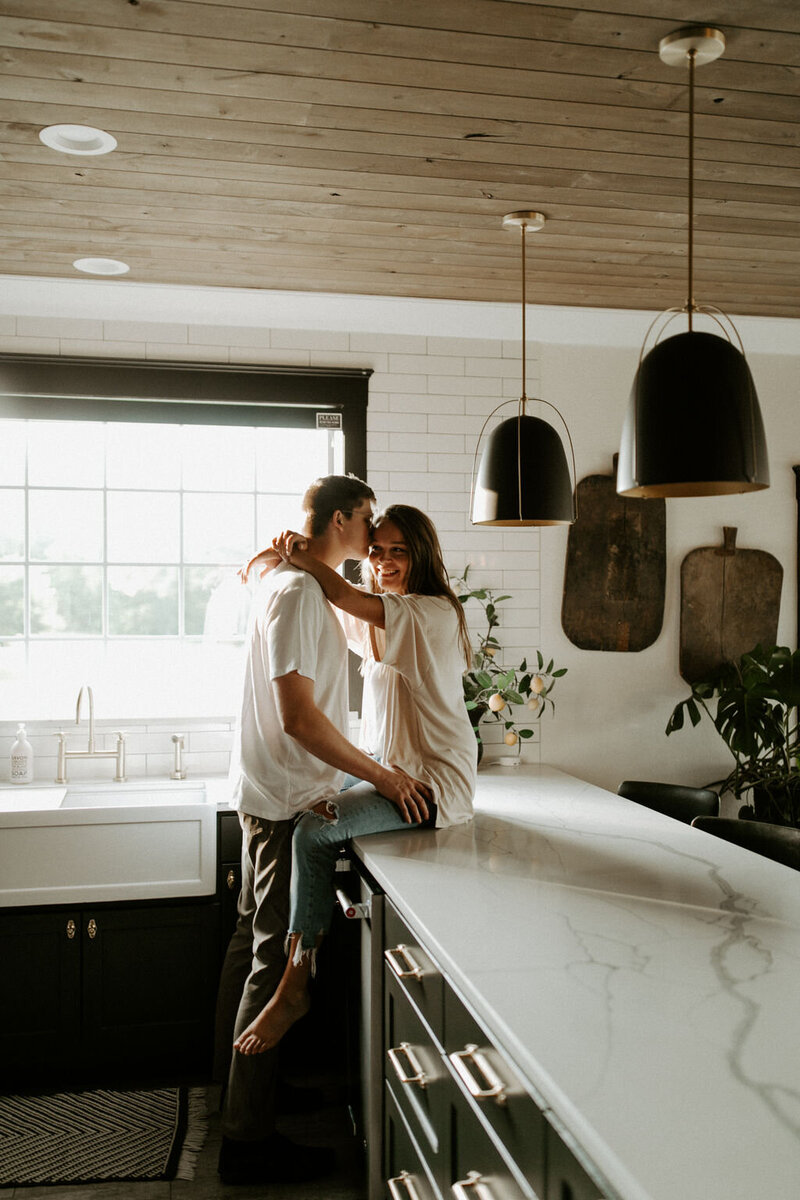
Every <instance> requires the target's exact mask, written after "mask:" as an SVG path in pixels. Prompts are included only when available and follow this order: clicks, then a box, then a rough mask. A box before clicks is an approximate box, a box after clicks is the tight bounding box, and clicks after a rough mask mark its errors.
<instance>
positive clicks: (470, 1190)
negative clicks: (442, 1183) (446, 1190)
mask: <svg viewBox="0 0 800 1200" xmlns="http://www.w3.org/2000/svg"><path fill="white" fill-rule="evenodd" d="M450 1191H451V1192H452V1193H453V1195H454V1196H455V1197H456V1200H475V1197H477V1200H494V1197H493V1195H492V1189H491V1188H490V1187H489V1185H488V1184H486V1183H484V1182H483V1178H482V1176H481V1173H480V1171H470V1172H469V1174H468V1175H467V1178H466V1179H459V1180H458V1182H457V1183H454V1184H452V1186H451V1188H450Z"/></svg>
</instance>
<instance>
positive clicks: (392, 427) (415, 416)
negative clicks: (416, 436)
mask: <svg viewBox="0 0 800 1200" xmlns="http://www.w3.org/2000/svg"><path fill="white" fill-rule="evenodd" d="M426 424H427V418H426V417H425V415H424V412H421V413H412V412H394V411H389V412H386V413H383V412H378V413H376V412H371V411H370V409H367V435H368V437H369V434H371V433H372V431H373V429H374V430H377V431H384V430H385V431H386V432H388V433H390V434H392V433H424V432H425V426H426ZM367 449H369V440H368V441H367Z"/></svg>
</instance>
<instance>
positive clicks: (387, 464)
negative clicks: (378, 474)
mask: <svg viewBox="0 0 800 1200" xmlns="http://www.w3.org/2000/svg"><path fill="white" fill-rule="evenodd" d="M398 444H399V442H398ZM369 461H370V466H371V468H372V469H373V470H377V471H426V470H427V467H428V456H427V454H404V453H403V452H402V451H401V450H387V451H385V452H384V453H381V452H380V451H378V452H377V453H373V452H372V451H370V456H369Z"/></svg>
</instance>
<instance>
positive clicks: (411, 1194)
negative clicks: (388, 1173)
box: [386, 1171, 419, 1200]
mask: <svg viewBox="0 0 800 1200" xmlns="http://www.w3.org/2000/svg"><path fill="white" fill-rule="evenodd" d="M386 1186H387V1187H388V1189H389V1195H390V1196H391V1198H392V1200H419V1192H418V1191H417V1188H416V1184H415V1183H414V1176H413V1175H409V1173H408V1171H401V1172H400V1174H399V1175H395V1177H394V1179H387V1180H386ZM401 1188H402V1191H401Z"/></svg>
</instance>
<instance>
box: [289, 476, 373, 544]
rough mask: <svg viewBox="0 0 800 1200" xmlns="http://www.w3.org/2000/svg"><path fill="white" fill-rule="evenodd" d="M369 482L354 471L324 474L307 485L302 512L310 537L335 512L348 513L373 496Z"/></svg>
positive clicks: (324, 526) (317, 534) (319, 532)
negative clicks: (345, 473) (304, 515)
mask: <svg viewBox="0 0 800 1200" xmlns="http://www.w3.org/2000/svg"><path fill="white" fill-rule="evenodd" d="M374 499H375V493H374V492H373V490H372V488H371V487H370V486H369V484H367V483H364V480H363V479H359V478H358V476H356V475H323V476H322V478H321V479H315V480H314V482H313V483H312V484H311V485H310V487H308V488H306V493H305V495H304V496H303V512H304V513H305V514H306V521H307V524H308V532H309V533H310V535H311V537H320V536H321V535H322V534H323V533H324V532H325V530H326V529H327V528H328V524H329V523H330V520H331V517H332V516H333V514H334V513H335V512H337V511H338V510H341V511H342V512H346V513H351V512H352V511H353V509H355V508H358V506H359V505H360V504H361V503H362V502H363V501H364V500H374Z"/></svg>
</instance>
